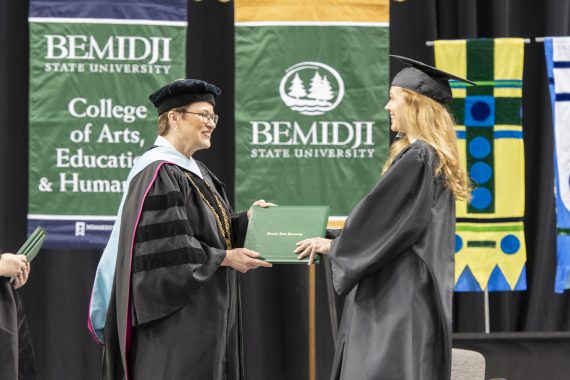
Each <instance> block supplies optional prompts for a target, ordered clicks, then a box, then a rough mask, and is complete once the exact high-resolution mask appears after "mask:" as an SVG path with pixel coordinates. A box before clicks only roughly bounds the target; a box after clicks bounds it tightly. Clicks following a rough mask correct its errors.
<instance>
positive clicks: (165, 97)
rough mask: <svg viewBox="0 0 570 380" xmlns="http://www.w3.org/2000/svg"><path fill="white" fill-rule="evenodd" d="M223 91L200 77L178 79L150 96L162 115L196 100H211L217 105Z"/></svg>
mask: <svg viewBox="0 0 570 380" xmlns="http://www.w3.org/2000/svg"><path fill="white" fill-rule="evenodd" d="M221 93H222V90H220V89H219V88H218V87H216V86H214V85H213V84H210V83H208V82H204V81H203V80H199V79H178V80H175V81H174V82H172V83H169V84H167V85H166V86H163V87H161V88H159V89H158V90H156V91H155V92H153V93H152V94H151V95H150V96H149V97H148V98H149V99H150V101H151V102H152V104H154V106H155V107H156V110H157V111H158V114H159V115H161V114H163V113H165V112H166V111H168V110H171V109H173V108H176V107H180V106H184V105H187V104H190V103H194V102H210V103H212V105H216V96H219V95H220V94H221Z"/></svg>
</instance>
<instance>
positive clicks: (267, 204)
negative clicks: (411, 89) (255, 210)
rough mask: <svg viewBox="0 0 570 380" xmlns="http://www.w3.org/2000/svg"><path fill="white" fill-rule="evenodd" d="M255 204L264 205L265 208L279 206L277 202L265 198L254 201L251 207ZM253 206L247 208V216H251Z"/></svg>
mask: <svg viewBox="0 0 570 380" xmlns="http://www.w3.org/2000/svg"><path fill="white" fill-rule="evenodd" d="M253 206H259V207H263V208H267V207H269V206H277V205H276V204H275V203H270V202H265V201H264V200H263V199H260V200H258V201H255V202H253V204H252V205H251V207H253ZM251 207H250V208H249V210H247V218H248V219H249V218H251Z"/></svg>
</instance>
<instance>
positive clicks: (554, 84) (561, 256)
mask: <svg viewBox="0 0 570 380" xmlns="http://www.w3.org/2000/svg"><path fill="white" fill-rule="evenodd" d="M544 52H545V55H546V69H547V72H548V87H549V90H550V101H551V105H552V124H553V126H554V181H555V193H556V232H557V238H556V242H557V247H556V256H557V267H556V280H555V285H554V290H555V292H556V293H562V292H564V290H565V289H570V37H556V38H546V39H545V40H544Z"/></svg>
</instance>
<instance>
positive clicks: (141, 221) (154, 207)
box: [102, 161, 247, 380]
mask: <svg viewBox="0 0 570 380" xmlns="http://www.w3.org/2000/svg"><path fill="white" fill-rule="evenodd" d="M197 163H198V166H199V167H200V169H201V172H202V173H203V176H204V181H206V183H208V184H209V186H210V188H211V189H214V191H215V192H217V193H218V195H219V196H220V198H221V199H222V200H223V203H224V206H225V207H226V208H227V210H230V206H229V202H228V200H227V198H226V195H225V191H224V186H223V184H222V183H221V182H220V181H219V180H218V179H217V178H216V177H215V176H214V175H213V174H212V173H211V172H210V171H209V170H208V169H207V168H206V166H205V165H204V164H202V163H199V162H197ZM186 174H189V175H191V176H192V178H193V180H194V182H195V183H196V184H197V185H198V186H199V188H201V189H202V193H204V192H207V191H208V190H207V188H206V186H205V185H204V183H203V182H202V180H201V179H200V178H199V177H198V176H196V175H194V174H190V173H189V172H186V171H185V170H184V169H182V168H180V167H178V166H176V165H173V164H168V163H165V162H164V161H157V162H154V163H153V164H151V165H149V166H148V167H146V168H145V169H144V170H143V171H141V172H140V173H139V174H137V175H136V176H135V177H134V178H133V180H132V181H131V184H130V186H129V193H128V195H127V198H126V200H125V204H124V207H123V214H122V219H121V230H120V235H119V236H120V237H119V246H118V251H117V266H116V272H115V277H114V280H113V290H112V292H111V299H110V303H109V309H108V312H107V318H106V323H105V334H104V335H105V351H104V360H103V374H102V378H103V379H114V380H117V379H123V378H128V379H130V380H145V379H149V380H150V379H169V380H177V379H212V380H217V379H228V380H231V379H242V378H243V360H242V349H241V346H242V344H241V323H240V299H239V288H238V286H239V284H238V278H237V273H236V272H235V271H234V270H233V269H231V268H228V267H221V266H220V264H221V263H222V261H223V260H224V258H225V255H226V253H225V249H226V248H225V245H224V241H223V237H221V234H220V233H219V232H218V227H217V224H216V219H215V217H214V213H213V212H212V211H211V210H210V209H209V208H208V207H207V205H206V203H205V202H204V201H203V199H201V196H200V194H199V193H198V192H197V191H196V190H195V189H194V188H193V187H192V186H191V184H190V182H189V180H188V178H187V176H186ZM205 195H206V196H207V199H208V198H209V199H212V198H211V194H205ZM228 214H229V212H228ZM229 215H230V216H231V226H232V237H233V246H234V247H236V246H241V244H243V237H244V235H245V230H246V228H247V216H246V214H245V213H241V214H229ZM127 363H128V372H127V376H125V367H127Z"/></svg>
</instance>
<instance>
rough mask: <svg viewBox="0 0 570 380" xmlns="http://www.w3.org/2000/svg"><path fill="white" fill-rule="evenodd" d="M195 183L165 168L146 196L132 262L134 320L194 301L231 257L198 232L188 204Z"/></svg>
mask: <svg viewBox="0 0 570 380" xmlns="http://www.w3.org/2000/svg"><path fill="white" fill-rule="evenodd" d="M190 191H191V190H190V187H189V186H188V183H187V181H186V180H185V179H184V176H183V175H180V173H179V170H176V169H173V168H172V167H171V166H170V165H164V166H163V167H161V168H160V170H159V172H158V176H157V178H156V180H155V182H154V183H153V185H152V187H151V188H150V191H149V193H148V195H147V196H146V198H145V201H144V206H143V210H142V213H141V217H140V220H139V224H138V226H137V229H136V233H135V255H134V258H133V263H132V294H133V306H134V307H133V311H134V323H135V325H136V324H143V323H146V322H149V321H152V320H156V319H159V318H163V317H165V316H167V315H169V314H171V313H173V312H174V311H176V310H178V309H180V308H181V307H182V306H184V305H185V304H186V303H187V302H189V300H190V298H191V296H192V293H193V291H195V290H196V289H198V288H200V287H202V286H204V284H206V283H207V282H208V281H209V280H210V278H211V277H212V276H213V275H214V273H216V271H217V270H218V268H219V267H220V264H221V263H222V261H223V260H224V258H225V257H226V251H225V250H224V249H220V248H215V247H211V246H209V245H208V244H206V243H204V242H201V241H199V240H198V239H196V238H195V237H194V233H193V231H192V227H191V226H192V223H200V221H197V220H192V221H191V220H189V216H188V215H187V212H186V207H185V204H186V202H187V201H188V200H189V199H191V197H190V196H189V192H190Z"/></svg>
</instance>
